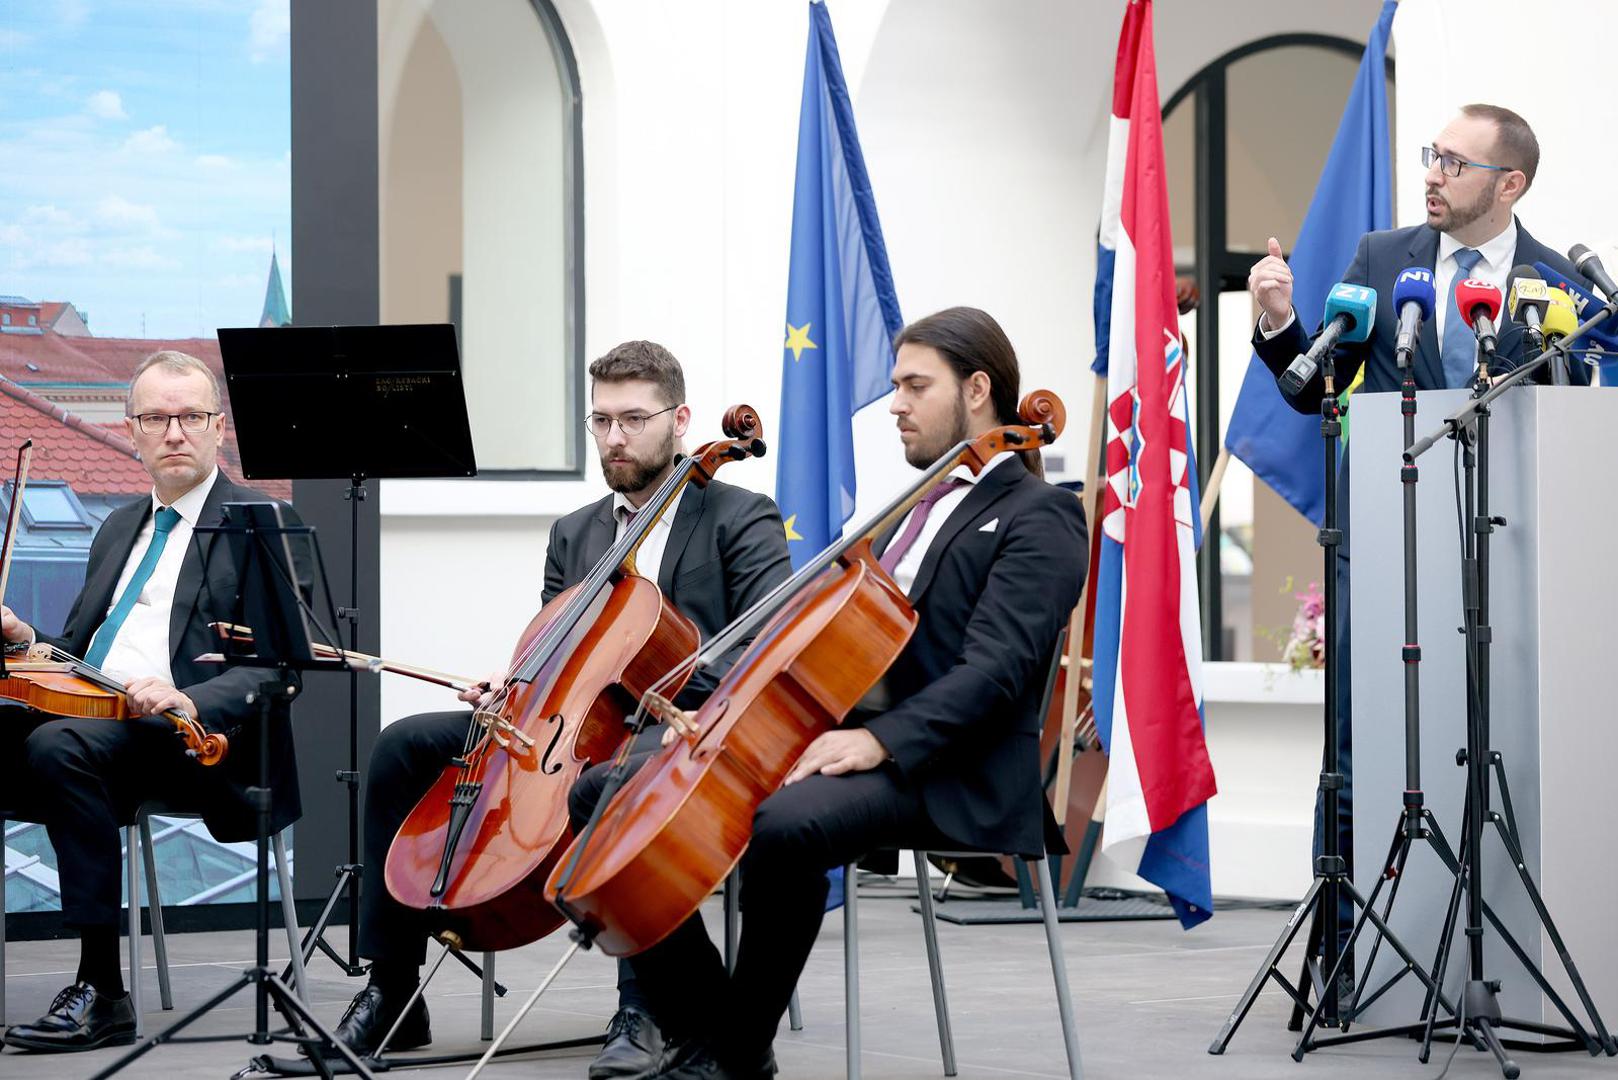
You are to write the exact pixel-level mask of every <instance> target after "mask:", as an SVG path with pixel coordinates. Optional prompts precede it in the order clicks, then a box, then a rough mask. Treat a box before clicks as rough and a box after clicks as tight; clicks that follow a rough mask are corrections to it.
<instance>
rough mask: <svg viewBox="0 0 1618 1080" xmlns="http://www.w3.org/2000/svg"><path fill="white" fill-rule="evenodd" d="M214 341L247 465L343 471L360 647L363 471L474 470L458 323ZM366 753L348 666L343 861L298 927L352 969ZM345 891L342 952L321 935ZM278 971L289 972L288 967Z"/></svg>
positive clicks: (309, 951)
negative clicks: (306, 925)
mask: <svg viewBox="0 0 1618 1080" xmlns="http://www.w3.org/2000/svg"><path fill="white" fill-rule="evenodd" d="M219 351H220V355H221V357H222V359H223V360H224V365H225V384H226V386H227V388H228V390H229V393H230V402H231V412H232V415H231V420H232V422H233V423H234V424H235V425H236V438H237V443H238V445H239V447H240V450H241V456H242V473H243V475H244V476H245V477H246V478H247V479H250V480H256V479H278V480H279V479H291V480H347V481H348V491H347V492H346V493H345V495H344V498H346V499H347V500H348V503H349V507H350V513H349V554H348V558H349V566H348V571H349V603H348V606H347V607H342V608H339V609H338V610H337V617H338V619H339V620H341V621H343V622H346V623H347V624H348V647H349V648H350V649H354V650H358V649H359V648H360V641H359V636H360V627H359V619H360V593H359V588H360V586H359V531H360V509H359V508H360V503H361V502H362V501H364V499H365V497H366V490H365V481H366V480H367V479H368V478H370V479H403V478H418V479H419V478H427V477H447V476H475V475H477V464H476V461H475V460H474V457H473V451H472V429H471V425H470V423H469V421H468V419H467V415H466V394H465V390H464V388H463V386H462V382H461V365H460V356H459V353H458V352H457V349H456V344H455V328H454V326H452V325H450V324H449V323H434V324H427V325H416V326H278V327H265V328H260V327H250V328H242V329H228V328H225V329H221V330H220V331H219ZM339 433H340V437H339ZM359 756H360V743H359V672H358V671H356V670H354V669H352V668H351V669H349V695H348V768H347V769H345V770H340V771H338V773H337V777H336V779H337V782H338V783H340V784H343V785H344V786H345V787H346V788H347V793H348V861H347V862H346V863H343V864H341V865H339V866H338V867H337V881H336V883H335V884H334V885H333V886H332V891H331V894H330V895H329V896H328V897H327V899H326V904H325V907H324V908H322V909H321V912H320V917H319V918H317V919H316V920H315V923H314V925H313V926H312V927H310V929H309V932H308V934H306V935H305V936H304V939H303V952H304V960H305V961H306V962H307V961H308V960H309V959H310V958H311V957H312V956H313V955H314V951H315V949H317V948H318V949H319V950H320V951H321V952H323V953H325V954H326V955H327V956H328V957H330V958H331V960H332V961H333V962H334V963H336V964H337V966H338V967H340V968H342V969H343V972H344V974H346V975H348V976H350V977H353V976H355V975H360V974H362V973H363V972H364V971H365V967H364V965H362V964H361V963H360V959H359V952H358V949H359V938H358V934H357V932H356V931H357V929H358V927H359V921H360V917H359V905H360V874H361V869H362V866H361V863H360V834H359V828H360V825H359V823H360V813H359V811H360V807H359V798H360V771H359V770H360V764H359ZM345 892H346V893H347V895H348V927H349V934H348V956H347V958H346V959H345V958H344V957H342V956H340V955H338V953H337V951H336V950H335V949H333V948H332V947H331V945H330V944H328V943H327V941H326V938H325V933H326V926H327V924H328V923H329V922H330V921H331V916H332V913H333V912H334V911H335V910H336V907H337V901H338V899H339V898H341V897H342V896H343V894H344V893H345ZM457 955H458V954H457ZM289 970H290V969H289ZM281 974H282V978H286V976H287V972H285V971H283V972H282V973H281ZM479 974H480V975H481V971H480V972H479Z"/></svg>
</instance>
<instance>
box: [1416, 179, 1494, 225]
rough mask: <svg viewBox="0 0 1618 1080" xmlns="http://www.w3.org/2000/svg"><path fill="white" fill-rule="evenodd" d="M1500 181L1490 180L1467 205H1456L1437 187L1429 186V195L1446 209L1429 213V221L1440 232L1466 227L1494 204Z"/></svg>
mask: <svg viewBox="0 0 1618 1080" xmlns="http://www.w3.org/2000/svg"><path fill="white" fill-rule="evenodd" d="M1498 183H1499V181H1498V180H1497V179H1496V180H1491V181H1489V186H1488V187H1486V188H1484V189H1483V190H1482V191H1480V192H1478V197H1477V198H1475V199H1473V200H1472V201H1471V202H1470V203H1468V204H1467V205H1465V206H1455V205H1453V204H1452V203H1450V201H1449V200H1448V199H1446V198H1444V196H1443V195H1442V194H1441V193H1440V192H1438V191H1437V190H1436V189H1434V188H1428V189H1427V197H1428V198H1432V199H1437V200H1438V201H1439V202H1441V203H1443V204H1444V209H1443V210H1441V211H1439V212H1438V213H1436V214H1435V213H1429V214H1428V215H1427V223H1428V224H1429V225H1431V226H1432V227H1433V228H1435V229H1437V230H1438V231H1439V232H1447V233H1453V232H1455V231H1456V230H1457V229H1464V228H1466V227H1467V226H1468V225H1470V224H1472V223H1473V222H1474V221H1476V220H1478V218H1481V217H1482V216H1483V215H1484V214H1487V213H1488V212H1489V210H1490V208H1492V207H1493V206H1494V189H1495V185H1496V184H1498Z"/></svg>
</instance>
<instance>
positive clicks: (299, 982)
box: [270, 830, 309, 1005]
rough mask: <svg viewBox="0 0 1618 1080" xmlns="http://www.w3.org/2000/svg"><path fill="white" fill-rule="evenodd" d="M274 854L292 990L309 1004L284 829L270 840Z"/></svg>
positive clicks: (296, 906) (302, 1000)
mask: <svg viewBox="0 0 1618 1080" xmlns="http://www.w3.org/2000/svg"><path fill="white" fill-rule="evenodd" d="M270 843H271V845H272V849H273V851H274V854H275V876H276V880H277V881H278V882H279V884H280V888H281V921H282V922H283V923H285V924H286V932H287V948H288V950H290V952H291V955H292V982H293V986H292V990H293V992H294V993H296V994H297V995H298V1000H299V1001H301V1002H303V1003H304V1004H305V1005H308V1004H309V989H308V985H309V980H308V976H307V975H305V974H304V968H303V943H302V941H301V940H300V937H301V935H300V934H299V933H298V899H297V897H296V896H294V895H293V892H292V867H291V866H289V865H288V864H287V843H286V832H285V830H283V831H281V832H278V833H276V834H275V836H274V837H273V838H272V840H271V841H270Z"/></svg>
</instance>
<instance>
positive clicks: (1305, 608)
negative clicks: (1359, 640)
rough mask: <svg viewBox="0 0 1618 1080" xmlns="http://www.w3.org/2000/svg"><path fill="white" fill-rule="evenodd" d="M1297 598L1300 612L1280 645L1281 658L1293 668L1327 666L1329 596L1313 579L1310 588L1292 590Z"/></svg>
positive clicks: (1294, 617)
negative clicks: (1302, 590) (1289, 634)
mask: <svg viewBox="0 0 1618 1080" xmlns="http://www.w3.org/2000/svg"><path fill="white" fill-rule="evenodd" d="M1292 595H1293V597H1294V598H1295V599H1296V600H1297V601H1298V613H1297V614H1296V615H1295V616H1293V618H1292V636H1291V637H1289V638H1287V642H1286V644H1285V645H1283V646H1282V647H1281V659H1283V660H1285V661H1286V662H1287V663H1288V664H1290V665H1291V666H1292V670H1293V671H1301V670H1303V669H1304V668H1318V667H1325V666H1326V597H1325V596H1324V595H1323V594H1322V593H1321V591H1320V584H1319V582H1314V581H1311V582H1310V583H1309V588H1308V589H1307V590H1305V591H1304V592H1301V593H1293V594H1292Z"/></svg>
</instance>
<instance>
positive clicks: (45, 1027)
mask: <svg viewBox="0 0 1618 1080" xmlns="http://www.w3.org/2000/svg"><path fill="white" fill-rule="evenodd" d="M127 411H128V416H127V418H126V419H125V421H124V423H125V426H126V427H127V429H128V431H129V437H130V439H131V440H133V442H134V444H135V447H136V449H137V450H138V451H139V452H140V457H141V461H142V463H143V464H144V465H145V466H146V471H147V472H148V473H150V474H151V477H152V494H151V496H150V497H149V498H142V499H137V500H135V501H134V502H132V503H130V504H129V505H127V506H124V507H120V508H119V509H117V510H115V511H113V512H112V513H111V514H110V515H108V517H107V519H106V521H105V522H103V523H102V526H101V529H100V531H99V532H97V533H96V537H95V541H94V542H93V543H92V544H91V546H90V559H89V567H88V571H87V574H86V577H85V583H84V588H83V590H82V591H81V592H80V593H79V596H78V599H76V600H75V601H74V602H73V608H72V611H71V612H70V613H69V615H68V619H67V626H66V628H65V629H64V630H63V632H62V636H61V637H59V638H51V637H47V636H45V635H43V634H36V632H35V631H34V629H33V628H32V627H30V626H28V625H27V624H26V623H24V622H23V621H22V620H21V619H19V618H17V617H16V615H15V614H13V613H12V612H11V611H10V610H7V609H0V620H3V633H4V638H5V641H6V642H7V643H8V644H11V645H13V646H21V645H28V644H33V643H35V642H36V640H37V642H40V643H48V644H50V645H52V646H55V647H56V648H59V649H62V650H64V651H65V652H67V653H70V654H72V655H73V656H77V657H81V658H83V659H84V660H85V661H86V662H87V663H89V664H90V665H91V666H93V667H98V668H100V669H101V670H103V671H105V672H107V673H108V674H110V675H112V676H113V677H114V678H116V679H118V680H119V681H121V682H123V683H125V684H126V687H127V693H128V698H129V704H130V708H131V710H132V711H133V712H134V714H135V715H136V717H137V718H136V719H133V720H129V721H127V722H124V723H116V722H111V721H107V720H80V719H63V718H57V717H51V716H48V715H44V714H41V713H37V712H31V711H25V710H21V709H4V710H0V713H4V714H5V715H4V716H3V721H4V722H3V723H0V791H4V792H5V793H6V796H7V799H8V801H12V800H14V805H12V806H11V807H10V809H11V810H12V811H13V812H15V813H17V814H19V815H20V816H24V817H27V818H30V819H32V820H37V821H41V822H43V823H44V825H45V827H46V831H47V832H48V834H49V836H50V840H51V846H52V847H53V848H55V850H56V857H57V866H58V873H59V875H60V881H61V890H62V914H63V918H64V919H65V921H66V922H67V923H68V925H70V926H73V927H75V928H77V929H78V931H79V940H80V952H79V969H78V975H77V978H76V979H75V981H74V983H73V985H71V986H69V987H67V988H66V989H64V990H63V991H62V992H61V993H59V994H58V995H57V996H56V999H55V1001H54V1002H53V1003H52V1005H51V1008H50V1011H49V1012H47V1013H46V1014H45V1015H44V1016H43V1017H41V1018H40V1019H38V1020H36V1021H34V1022H33V1023H31V1024H23V1025H21V1026H18V1027H13V1028H11V1029H10V1030H9V1031H8V1032H7V1033H6V1039H5V1041H6V1043H7V1044H8V1045H10V1046H15V1047H20V1048H24V1049H30V1050H42V1051H51V1050H87V1049H91V1048H93V1047H96V1046H102V1045H106V1044H109V1043H121V1042H130V1041H133V1039H134V1037H135V1015H134V1011H133V1008H132V1006H131V1004H130V999H129V995H128V994H127V993H126V992H125V990H124V985H123V978H122V974H121V972H120V970H119V964H118V917H119V907H120V899H119V897H120V891H119V886H120V874H119V850H120V849H119V827H120V826H121V825H123V824H127V823H128V822H129V821H131V820H133V814H134V812H135V809H136V808H137V807H138V806H140V804H141V803H143V802H146V801H148V800H161V801H162V802H163V803H165V804H166V805H168V806H169V807H170V808H172V809H175V810H183V811H192V812H197V813H200V814H201V815H202V816H203V819H204V821H206V822H207V825H208V830H209V832H211V833H212V834H213V836H214V838H215V839H218V840H221V841H226V842H231V841H240V840H249V839H252V838H253V837H254V836H256V835H257V822H256V817H255V814H254V812H253V808H252V806H251V804H250V802H249V800H248V796H247V790H248V788H249V787H250V786H252V785H255V784H256V783H257V780H258V764H257V762H258V759H257V744H258V740H257V739H256V738H250V737H246V736H240V737H238V736H239V729H240V728H241V727H242V726H243V725H244V724H246V723H247V722H248V721H249V720H251V719H252V718H253V717H254V716H255V715H256V712H255V709H254V708H253V706H251V705H249V704H248V703H247V695H248V694H249V692H250V691H252V690H253V689H254V688H255V687H256V686H257V684H258V683H259V682H260V681H261V680H262V676H261V675H260V674H258V673H255V672H253V671H252V670H250V669H246V668H234V669H224V668H221V667H219V666H218V665H210V664H198V663H196V662H195V660H194V658H195V657H196V656H198V655H200V654H202V653H205V652H212V651H217V649H218V644H217V638H214V637H212V636H211V635H210V632H209V630H208V624H209V623H210V622H213V621H217V620H222V619H224V620H228V619H230V618H231V617H232V616H233V612H232V610H231V608H232V607H233V605H234V600H235V592H236V582H235V570H234V568H233V566H232V565H231V560H230V559H228V558H225V557H222V553H221V554H219V555H214V556H213V557H211V558H209V557H207V551H206V549H207V548H209V547H210V546H211V540H210V539H208V538H206V537H197V538H196V542H193V538H192V537H193V530H194V529H195V527H196V526H198V525H205V526H206V525H217V524H219V523H220V521H221V520H222V518H223V511H222V507H223V506H224V504H225V503H228V502H262V501H264V500H265V496H263V495H261V494H259V493H258V492H256V491H253V490H252V489H250V488H245V487H241V486H239V485H237V484H234V483H232V482H231V481H230V480H229V479H227V478H226V477H225V476H224V475H223V474H221V473H220V472H219V469H218V465H217V459H218V453H219V443H220V439H221V438H222V437H223V434H224V426H225V418H224V415H223V414H222V412H221V403H220V396H219V386H218V383H217V382H216V381H215V379H214V377H213V374H212V373H211V372H210V371H209V370H208V368H207V366H206V365H204V364H203V363H202V362H201V361H200V360H197V359H196V358H195V357H191V356H187V355H185V354H184V353H178V352H160V353H156V354H154V355H152V356H150V357H148V358H147V359H146V360H145V361H143V362H142V363H141V365H140V367H139V368H137V369H136V372H135V376H134V379H133V380H132V381H131V383H130V388H129V405H128V410H127ZM285 512H286V513H287V514H288V515H290V513H291V510H290V508H286V511H285ZM205 567H206V571H207V580H206V581H204V579H203V574H204V568H205ZM169 709H177V710H179V711H181V712H184V713H186V714H187V715H189V716H191V717H193V718H195V719H197V720H199V721H200V722H201V723H202V724H203V725H204V726H205V727H206V728H207V729H209V730H210V731H215V732H223V733H224V734H226V735H227V736H229V737H230V740H231V741H230V750H229V753H228V756H227V757H226V758H225V760H224V761H223V762H222V763H219V764H217V765H213V766H203V765H201V764H199V763H198V762H197V761H195V760H193V759H192V758H190V757H188V756H187V755H186V752H185V747H184V746H183V745H182V744H181V742H180V741H179V739H178V738H177V737H176V735H175V732H174V729H173V727H172V725H171V724H170V723H169V722H168V721H167V720H163V719H161V718H160V717H159V715H158V714H160V713H162V712H163V711H165V710H169ZM270 745H271V754H272V755H273V757H272V760H271V762H270V776H271V790H272V792H273V799H272V811H271V819H272V820H271V827H272V828H273V829H277V830H279V829H281V828H284V827H285V826H287V825H290V824H291V823H292V822H293V821H294V820H296V819H297V817H298V815H299V813H300V812H301V809H300V804H299V800H298V782H297V780H298V778H297V768H296V763H295V761H294V757H293V746H292V733H291V731H290V730H285V729H283V730H279V731H276V732H272V733H271V740H270Z"/></svg>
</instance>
